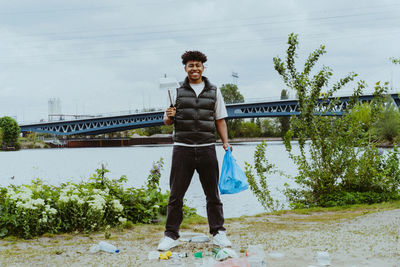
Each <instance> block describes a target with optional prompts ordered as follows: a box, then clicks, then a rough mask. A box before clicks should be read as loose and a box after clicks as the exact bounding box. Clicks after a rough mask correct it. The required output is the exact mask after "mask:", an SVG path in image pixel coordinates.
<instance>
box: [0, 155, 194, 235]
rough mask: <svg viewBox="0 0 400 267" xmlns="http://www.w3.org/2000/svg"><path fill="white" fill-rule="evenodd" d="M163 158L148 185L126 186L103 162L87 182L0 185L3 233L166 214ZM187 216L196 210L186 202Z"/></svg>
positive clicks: (89, 226) (81, 227) (91, 226)
mask: <svg viewBox="0 0 400 267" xmlns="http://www.w3.org/2000/svg"><path fill="white" fill-rule="evenodd" d="M162 166H163V161H162V159H160V161H157V162H156V163H155V164H154V166H153V168H152V170H151V171H150V175H149V176H148V178H147V182H146V185H144V186H142V187H141V188H124V187H123V183H125V182H126V181H127V179H126V177H125V176H122V177H120V178H119V179H109V178H107V177H106V176H105V175H106V173H108V172H109V171H108V170H107V169H104V167H103V168H101V169H97V170H96V172H95V173H94V174H93V175H92V176H91V177H90V178H89V180H88V181H86V182H81V183H79V184H76V183H63V184H61V185H60V186H49V185H46V184H44V183H43V181H41V180H39V179H37V180H34V181H32V183H31V184H30V185H21V186H14V185H10V186H8V187H7V188H0V237H4V236H7V235H16V236H19V237H24V238H31V237H34V236H37V235H41V234H43V233H46V232H47V233H62V232H72V231H80V232H91V231H95V230H99V229H104V228H105V227H109V226H117V225H125V224H126V223H127V222H128V221H130V222H133V223H150V222H152V221H153V220H155V219H157V218H158V217H159V216H161V215H165V214H166V206H167V204H168V197H169V193H168V192H166V193H162V192H161V189H160V188H159V179H160V177H161V173H160V170H161V169H162ZM184 210H185V211H186V216H190V215H192V214H193V213H195V210H194V209H190V208H188V207H185V208H184Z"/></svg>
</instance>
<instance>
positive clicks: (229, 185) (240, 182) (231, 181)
mask: <svg viewBox="0 0 400 267" xmlns="http://www.w3.org/2000/svg"><path fill="white" fill-rule="evenodd" d="M218 188H219V191H220V193H221V195H223V194H236V193H239V192H242V191H243V190H246V189H248V188H249V183H248V182H247V177H246V175H245V174H244V172H243V171H242V170H241V169H240V167H239V165H238V164H237V163H236V160H235V158H234V157H233V155H232V152H231V150H230V149H228V150H227V151H226V152H225V156H224V161H223V162H222V170H221V176H220V178H219V183H218Z"/></svg>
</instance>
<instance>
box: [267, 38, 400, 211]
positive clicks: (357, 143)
mask: <svg viewBox="0 0 400 267" xmlns="http://www.w3.org/2000/svg"><path fill="white" fill-rule="evenodd" d="M288 45H289V47H288V49H287V56H286V60H285V61H283V60H282V59H281V58H279V57H275V58H274V59H273V60H274V65H275V69H276V70H277V72H278V73H279V74H280V75H281V76H282V78H283V81H284V82H285V84H286V85H287V87H288V88H291V89H293V90H295V91H296V92H297V95H298V98H299V99H298V101H299V109H300V115H299V116H297V117H292V119H291V129H290V130H289V131H288V132H287V133H286V136H285V140H284V144H285V147H286V150H287V151H288V153H289V157H290V158H291V159H292V160H293V161H294V162H295V164H296V165H297V166H298V171H299V172H298V175H297V176H295V178H294V179H295V182H296V183H297V184H298V185H299V187H300V188H296V189H292V188H287V189H286V195H287V196H288V198H289V201H290V202H291V203H292V204H293V205H294V206H295V207H298V206H302V205H303V206H304V205H305V206H310V205H335V204H334V203H339V202H337V199H336V198H335V197H336V196H342V197H343V199H345V198H346V197H347V196H348V195H346V194H350V195H351V196H358V197H359V196H360V194H361V195H362V197H359V199H360V201H365V202H368V201H370V199H371V198H368V196H370V195H368V194H372V195H374V196H379V195H380V194H382V193H383V194H382V195H386V194H394V195H396V196H398V192H397V193H396V191H393V190H392V188H393V186H392V184H395V187H398V186H399V185H400V177H399V176H400V175H398V173H399V172H398V170H399V166H397V165H396V162H398V159H399V157H400V155H399V153H398V151H397V150H396V151H393V152H391V154H390V156H388V157H386V158H385V157H383V156H380V155H379V153H378V150H377V148H376V146H375V144H374V143H372V142H371V138H370V136H371V130H370V127H368V130H365V129H363V127H362V123H361V122H360V121H359V120H354V117H353V116H352V115H351V113H350V110H351V109H352V108H353V107H354V106H355V105H356V103H357V98H358V96H359V95H361V92H362V89H363V88H364V87H365V83H364V82H359V83H358V86H357V88H356V89H355V90H354V93H353V96H352V97H351V98H350V101H349V102H348V105H347V109H346V110H345V111H344V114H343V116H341V117H335V116H330V115H331V114H332V113H334V112H335V111H336V107H337V106H338V104H339V100H338V99H334V98H333V97H332V96H333V94H334V93H335V92H337V91H338V90H340V89H341V88H342V87H343V86H344V85H346V84H348V83H349V82H351V81H353V80H354V78H355V77H356V74H355V73H350V74H348V75H347V76H345V77H344V78H342V79H340V80H339V81H338V82H337V83H336V84H334V85H333V86H332V87H331V88H330V89H329V90H327V91H326V94H324V96H323V98H322V99H319V98H320V95H321V94H320V93H321V90H322V89H323V88H325V87H327V86H328V81H329V79H330V78H331V76H332V75H333V74H332V71H331V69H330V68H328V67H326V66H323V67H322V69H321V70H319V71H316V72H313V73H315V74H314V75H311V70H312V69H313V67H314V66H315V65H316V63H317V61H318V59H319V58H320V57H321V56H322V55H323V54H325V53H326V51H325V47H324V46H322V45H321V46H320V48H318V49H316V50H315V51H314V52H313V53H311V54H310V55H309V57H308V58H307V60H306V62H305V64H304V69H303V71H301V72H299V71H297V70H296V65H295V59H296V57H297V54H296V49H297V47H298V41H297V35H295V34H290V35H289V38H288ZM324 91H325V90H324ZM385 91H387V83H385V84H384V85H383V86H382V85H380V84H379V82H378V83H377V84H376V86H375V93H374V95H375V98H374V100H373V101H372V102H371V113H370V114H371V123H375V122H376V121H377V120H378V119H379V117H380V116H381V115H380V114H381V110H382V108H383V102H384V97H383V94H384V93H385ZM328 98H329V100H328ZM293 134H297V136H298V144H299V149H300V151H299V153H294V152H293V151H292V146H291V142H290V140H291V137H292V136H293ZM307 139H310V141H309V142H308V141H307ZM306 141H307V142H306ZM394 166H396V167H394ZM393 168H394V169H393ZM392 174H395V175H392ZM342 193H345V194H344V195H343V194H342ZM363 194H367V197H366V195H363ZM343 199H342V200H343ZM349 199H350V198H349ZM380 199H382V198H380ZM346 201H347V200H345V201H342V202H340V203H346V204H351V203H349V202H346Z"/></svg>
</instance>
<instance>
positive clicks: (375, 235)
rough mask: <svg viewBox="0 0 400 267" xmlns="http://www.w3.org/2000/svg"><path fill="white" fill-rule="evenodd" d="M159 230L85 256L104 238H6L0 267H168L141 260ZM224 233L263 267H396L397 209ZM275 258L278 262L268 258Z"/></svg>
mask: <svg viewBox="0 0 400 267" xmlns="http://www.w3.org/2000/svg"><path fill="white" fill-rule="evenodd" d="M363 213H366V214H363ZM163 228H164V227H163V226H162V225H139V226H135V227H134V228H133V229H125V230H121V231H113V232H112V233H111V239H110V240H108V242H110V243H113V244H115V245H116V246H117V247H118V248H119V249H120V250H121V252H120V253H119V254H107V253H101V252H100V253H97V254H92V253H90V252H89V248H90V247H91V245H92V244H95V243H97V242H99V241H101V240H104V233H96V234H90V235H82V234H76V235H73V234H65V235H55V236H48V237H40V238H37V239H33V240H20V239H12V238H8V239H6V240H0V266H170V263H171V261H162V260H152V261H149V260H147V255H148V253H149V251H151V250H155V248H156V246H157V243H158V241H159V239H160V238H161V237H162V232H163ZM185 228H186V229H182V231H190V232H193V231H196V232H197V231H198V232H202V233H207V231H208V230H207V229H208V226H207V225H206V224H201V225H189V226H186V227H185ZM226 228H227V230H228V236H229V237H230V239H231V241H232V243H233V249H234V250H235V251H236V252H237V253H238V254H240V255H243V253H240V251H241V250H242V251H243V250H245V249H246V248H247V246H248V245H249V244H262V245H263V247H264V249H265V257H266V262H267V266H269V267H274V266H285V267H287V266H304V267H308V266H317V260H316V252H318V251H327V252H329V255H330V259H331V266H357V267H358V266H378V267H385V266H400V209H395V210H387V211H380V212H375V213H368V212H367V211H337V212H318V213H311V214H307V215H299V214H293V213H288V214H283V215H260V216H254V217H247V218H239V219H232V220H227V222H226ZM212 247H213V246H212V244H211V243H205V244H192V243H183V244H182V245H180V246H178V247H176V248H174V249H173V251H176V252H187V253H188V254H189V257H188V258H186V259H185V260H184V263H185V264H186V265H185V266H195V265H194V257H193V253H194V252H196V251H211V250H212ZM277 252H278V253H280V256H282V254H284V256H283V257H276V256H275V257H274V255H278V254H276V253H277ZM273 253H275V254H273Z"/></svg>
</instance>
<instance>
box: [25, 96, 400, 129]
mask: <svg viewBox="0 0 400 267" xmlns="http://www.w3.org/2000/svg"><path fill="white" fill-rule="evenodd" d="M390 96H391V97H392V99H393V102H394V103H395V104H396V105H397V106H398V107H399V106H400V99H399V95H398V94H391V95H390ZM372 99H373V95H363V96H361V97H359V101H361V102H368V101H371V100H372ZM349 100H350V97H339V101H338V104H337V105H336V106H335V109H334V110H333V111H332V113H330V114H325V115H334V116H341V115H343V111H344V110H345V109H346V107H347V105H348V103H349ZM320 103H322V100H320ZM226 109H227V112H228V118H227V119H240V118H256V117H281V116H292V115H299V114H300V111H299V105H298V101H297V100H277V101H268V102H257V103H238V104H228V105H226ZM163 117H164V111H158V112H147V113H136V114H129V115H120V116H108V117H95V118H87V119H77V120H68V121H56V122H41V123H36V124H26V125H20V127H21V132H37V133H50V134H55V135H96V134H104V133H110V132H118V131H125V130H131V129H137V128H145V127H151V126H160V125H163V124H164V123H163Z"/></svg>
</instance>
